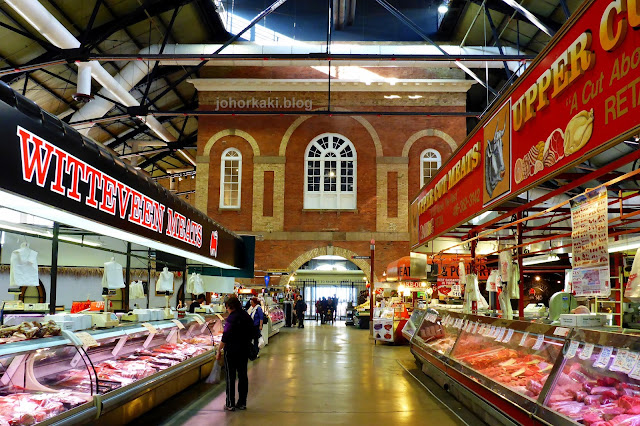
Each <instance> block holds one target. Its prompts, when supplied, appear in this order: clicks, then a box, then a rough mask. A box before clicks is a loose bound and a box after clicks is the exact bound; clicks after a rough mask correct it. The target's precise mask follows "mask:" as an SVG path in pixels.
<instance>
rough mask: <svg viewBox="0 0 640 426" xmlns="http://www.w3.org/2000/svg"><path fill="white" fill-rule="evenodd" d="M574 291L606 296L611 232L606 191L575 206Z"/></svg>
mask: <svg viewBox="0 0 640 426" xmlns="http://www.w3.org/2000/svg"><path fill="white" fill-rule="evenodd" d="M571 224H572V228H573V231H572V233H571V242H572V245H573V290H574V291H575V294H576V296H578V297H579V296H598V297H606V296H609V294H610V293H611V284H610V282H609V251H608V249H609V244H608V241H609V231H608V224H609V221H608V204H607V190H606V188H598V189H595V190H593V191H590V192H588V193H586V194H584V195H582V196H580V197H578V198H577V199H576V200H575V201H574V203H573V205H572V206H571Z"/></svg>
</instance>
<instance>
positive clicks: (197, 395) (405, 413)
mask: <svg viewBox="0 0 640 426" xmlns="http://www.w3.org/2000/svg"><path fill="white" fill-rule="evenodd" d="M399 361H400V363H402V364H403V365H405V366H410V365H411V363H412V361H413V357H412V355H411V353H410V352H409V347H408V346H389V345H382V344H378V345H376V346H374V344H373V341H372V340H371V339H370V337H369V332H368V331H367V330H358V329H355V328H353V327H346V326H344V325H343V323H340V322H339V323H337V324H336V325H322V326H320V325H316V324H315V323H314V322H312V321H307V325H306V327H305V328H304V329H303V330H300V329H297V328H291V329H287V328H284V329H282V330H281V332H280V333H279V334H278V335H276V336H274V337H273V338H272V339H271V340H270V343H269V345H268V346H267V347H265V348H264V349H263V350H262V351H261V356H260V358H259V359H258V360H256V361H254V362H251V361H250V362H249V399H248V403H247V411H236V412H225V411H223V409H222V407H223V405H224V398H225V396H224V384H222V385H220V384H219V385H207V384H204V383H200V384H197V385H195V386H192V387H191V388H189V389H187V390H186V391H184V392H182V393H180V394H179V395H176V396H175V397H174V398H172V399H171V400H169V401H167V402H165V403H164V404H162V405H161V406H160V407H158V408H155V409H154V410H152V411H151V412H149V413H147V414H146V415H144V416H142V417H140V418H139V419H137V420H136V421H135V422H134V423H133V424H135V425H151V424H153V425H167V426H169V425H171V426H172V425H287V426H289V425H315V424H322V425H334V424H335V425H344V424H349V423H351V424H362V425H366V424H380V425H382V424H384V425H394V426H396V425H397V426H400V425H412V426H413V425H416V424H433V425H438V426H447V425H464V424H465V422H463V421H461V420H460V419H459V418H458V417H457V416H456V415H454V414H453V413H452V412H451V411H450V410H449V409H447V408H446V407H445V406H444V405H443V404H442V403H441V402H439V401H438V400H437V399H435V398H434V397H432V396H431V395H430V394H429V392H427V391H426V390H425V389H424V387H423V386H422V385H421V384H420V383H418V382H417V381H416V380H415V379H414V378H413V377H411V375H409V374H408V373H407V372H406V371H405V370H404V369H403V367H402V366H401V365H400V363H399ZM436 394H438V393H436ZM446 403H447V405H449V406H454V405H456V404H455V402H452V401H447V402H446ZM463 418H465V417H464V416H463ZM466 418H467V423H469V424H474V423H475V422H471V423H470V422H469V421H468V417H466ZM476 424H479V423H476Z"/></svg>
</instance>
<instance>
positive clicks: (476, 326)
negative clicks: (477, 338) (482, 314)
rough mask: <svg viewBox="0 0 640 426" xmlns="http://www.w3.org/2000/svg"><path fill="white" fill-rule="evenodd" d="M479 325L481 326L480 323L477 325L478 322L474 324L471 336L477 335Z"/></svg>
mask: <svg viewBox="0 0 640 426" xmlns="http://www.w3.org/2000/svg"><path fill="white" fill-rule="evenodd" d="M479 325H480V324H479V323H477V322H474V323H473V330H471V334H476V333H477V332H478V326H479Z"/></svg>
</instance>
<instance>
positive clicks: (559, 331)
mask: <svg viewBox="0 0 640 426" xmlns="http://www.w3.org/2000/svg"><path fill="white" fill-rule="evenodd" d="M570 331H571V329H570V328H566V327H556V329H555V330H554V331H553V335H554V336H560V337H567V334H569V332H570Z"/></svg>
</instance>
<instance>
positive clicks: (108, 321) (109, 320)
mask: <svg viewBox="0 0 640 426" xmlns="http://www.w3.org/2000/svg"><path fill="white" fill-rule="evenodd" d="M115 295H116V290H115V289H109V288H106V287H103V288H102V298H103V299H104V312H98V311H89V312H88V313H89V314H90V315H91V325H92V326H93V327H97V328H112V327H115V326H117V325H118V324H120V322H119V321H118V317H117V316H116V314H114V313H113V312H109V302H110V301H111V299H112V298H113V297H114V296H115Z"/></svg>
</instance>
